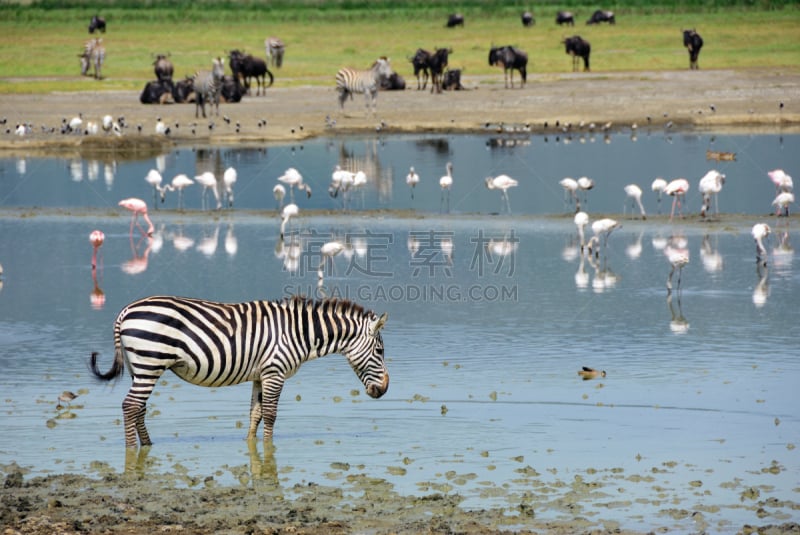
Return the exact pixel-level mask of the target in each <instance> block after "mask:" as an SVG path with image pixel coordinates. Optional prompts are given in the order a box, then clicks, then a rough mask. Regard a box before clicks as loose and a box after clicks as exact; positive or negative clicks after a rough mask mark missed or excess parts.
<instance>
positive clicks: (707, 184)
mask: <svg viewBox="0 0 800 535" xmlns="http://www.w3.org/2000/svg"><path fill="white" fill-rule="evenodd" d="M723 184H725V175H723V174H722V173H720V172H719V171H717V170H715V169H712V170H711V171H709V172H708V173H706V174H705V175H704V176H703V178H701V179H700V183H699V184H698V186H697V189H698V190H699V191H700V195H702V196H703V206H702V207H701V208H700V216H701V217H705V216H706V213H708V212H709V210H711V196H712V195H713V196H714V214H715V215H719V192H720V191H722V185H723Z"/></svg>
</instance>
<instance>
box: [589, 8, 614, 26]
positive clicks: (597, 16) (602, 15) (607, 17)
mask: <svg viewBox="0 0 800 535" xmlns="http://www.w3.org/2000/svg"><path fill="white" fill-rule="evenodd" d="M600 22H607V23H609V24H616V23H617V21H616V19H615V18H614V12H613V11H605V10H603V9H598V10H597V11H595V12H594V13H592V16H591V18H590V19H589V20H587V21H586V24H598V23H600Z"/></svg>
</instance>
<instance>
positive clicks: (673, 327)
mask: <svg viewBox="0 0 800 535" xmlns="http://www.w3.org/2000/svg"><path fill="white" fill-rule="evenodd" d="M667 308H668V309H669V313H670V320H669V330H670V331H672V332H673V333H674V334H686V333H687V332H689V320H687V319H686V317H685V316H684V315H683V308H682V307H681V295H680V294H678V295H677V299H675V301H673V299H672V293H668V294H667Z"/></svg>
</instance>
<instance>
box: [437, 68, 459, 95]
mask: <svg viewBox="0 0 800 535" xmlns="http://www.w3.org/2000/svg"><path fill="white" fill-rule="evenodd" d="M442 89H444V90H445V91H460V90H462V89H464V86H463V85H461V69H447V70H446V71H444V75H443V76H442Z"/></svg>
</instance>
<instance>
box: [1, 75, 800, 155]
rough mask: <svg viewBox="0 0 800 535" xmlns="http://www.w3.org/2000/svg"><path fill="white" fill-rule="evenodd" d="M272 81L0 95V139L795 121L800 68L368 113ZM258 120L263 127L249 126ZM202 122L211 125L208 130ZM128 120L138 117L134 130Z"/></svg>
mask: <svg viewBox="0 0 800 535" xmlns="http://www.w3.org/2000/svg"><path fill="white" fill-rule="evenodd" d="M280 82H281V81H280V78H279V79H278V81H277V82H276V84H275V85H274V86H273V87H272V88H270V89H269V90H267V91H266V96H248V97H245V99H243V101H242V102H240V103H236V104H226V103H223V104H221V105H220V115H219V117H216V116H209V118H208V119H205V120H204V119H202V117H201V118H200V119H195V113H194V112H195V107H194V105H192V104H168V105H142V104H140V103H139V98H138V94H137V93H136V92H131V91H114V92H85V93H51V94H42V95H25V94H14V95H3V96H2V97H0V117H5V118H6V119H7V122H6V125H5V128H4V129H2V130H0V149H5V150H7V151H12V152H17V151H24V152H26V153H28V154H30V151H32V150H34V151H35V150H37V149H40V150H45V151H46V152H53V151H57V150H59V147H61V148H63V149H66V150H75V149H76V148H78V150H81V151H83V150H90V149H91V148H98V145H101V146H107V145H114V144H117V145H120V146H122V148H124V147H126V146H130V145H135V146H139V147H140V148H141V146H152V148H153V149H154V150H155V149H156V146H162V145H166V146H169V145H170V144H184V145H186V144H194V143H213V144H263V143H271V142H291V141H299V140H302V139H306V138H311V137H316V136H323V135H341V134H351V133H361V134H363V133H371V132H375V131H376V130H378V129H380V130H381V132H383V133H401V132H482V131H486V129H487V128H489V129H500V128H501V125H502V128H511V129H526V130H527V128H530V129H531V130H532V131H534V132H548V131H551V132H556V131H558V128H556V124H558V125H559V128H560V129H563V128H564V126H565V125H568V124H569V125H571V128H572V129H573V130H577V129H579V128H581V126H580V125H581V123H583V124H584V126H583V128H584V129H586V128H588V125H589V124H590V123H594V124H595V125H597V126H596V128H598V129H599V128H601V127H602V126H603V125H606V124H608V123H610V128H611V129H612V130H617V131H619V130H622V131H626V130H629V129H630V128H632V127H633V125H638V126H639V127H645V126H651V127H659V126H663V127H667V125H669V124H670V123H671V127H672V128H676V129H678V128H681V129H686V128H704V129H714V130H717V131H720V130H726V131H729V130H742V131H748V132H753V131H764V132H774V131H778V130H780V131H781V132H797V131H800V69H788V68H787V69H779V70H717V71H705V70H704V71H688V70H687V71H658V72H656V71H648V72H622V73H575V74H572V73H570V74H541V75H533V76H531V77H530V78H529V80H528V84H527V85H526V86H525V88H524V89H513V90H511V89H505V88H504V87H503V82H502V78H501V77H481V78H470V77H466V78H465V80H464V85H465V86H466V88H467V89H466V90H464V91H454V92H445V93H442V94H431V93H430V92H429V91H417V90H413V89H409V90H406V91H390V92H381V94H380V95H379V97H378V113H377V115H376V116H374V117H373V116H367V114H366V109H365V105H364V101H365V99H364V98H363V97H362V96H361V95H356V96H355V99H354V100H353V101H348V102H347V103H346V104H345V108H344V111H343V112H342V111H341V110H340V109H339V106H338V103H337V95H336V92H335V90H334V89H333V87H320V86H303V87H292V88H286V87H281V84H280ZM19 83H24V81H19ZM99 83H102V82H99ZM414 85H416V84H415V82H414ZM780 103H783V107H782V108H781V107H780ZM712 106H713V107H714V110H715V111H712ZM78 113H82V114H83V117H84V119H85V120H86V121H88V120H99V119H100V117H102V116H103V115H105V114H111V115H112V116H114V117H120V116H122V117H124V118H125V122H126V124H127V125H128V128H127V129H125V130H124V135H123V136H122V137H121V138H116V139H112V138H111V137H109V138H106V137H105V136H102V135H101V136H96V137H95V138H94V139H89V138H88V137H85V136H84V137H81V136H65V135H61V134H60V133H59V129H60V125H61V121H62V119H63V118H70V117H73V116H75V115H77V114H78ZM158 117H161V118H162V120H163V121H164V122H165V123H166V124H167V125H169V126H170V127H171V134H170V136H169V138H167V139H162V137H161V136H159V137H156V136H155V134H154V126H155V123H156V120H157V118H158ZM225 117H228V118H229V119H230V122H227V121H225V120H224V118H225ZM326 117H328V118H330V121H327V122H326ZM262 120H266V126H260V125H259V123H260V121H262ZM333 121H335V124H333V126H331V124H332V123H333ZM20 122H26V123H31V124H32V125H33V133H32V134H31V135H29V136H26V137H24V138H19V137H17V136H15V135H13V130H14V125H16V124H17V123H20ZM210 122H213V123H214V128H213V130H209V128H208V126H209V123H210ZM237 122H238V123H239V127H238V132H237V126H236V124H237ZM194 123H196V126H195V128H194V130H195V131H194V133H192V126H193V124H194ZM137 125H142V131H141V132H142V133H141V134H139V133H138V130H137V128H136V127H137ZM176 125H177V127H176ZM487 125H488V126H487ZM43 127H44V128H47V129H51V128H54V129H55V133H43V131H42V128H43ZM79 146H80V147H79Z"/></svg>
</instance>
